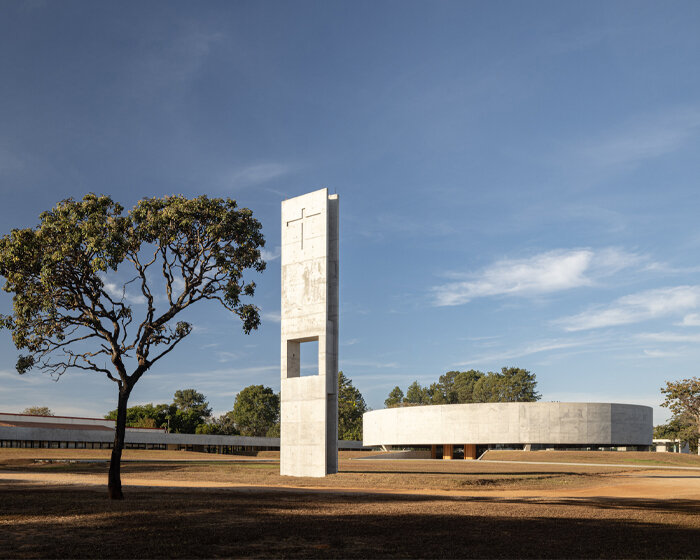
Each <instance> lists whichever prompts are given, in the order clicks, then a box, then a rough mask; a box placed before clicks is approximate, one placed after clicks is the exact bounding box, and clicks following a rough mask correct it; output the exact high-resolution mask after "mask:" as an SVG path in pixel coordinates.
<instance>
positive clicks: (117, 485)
mask: <svg viewBox="0 0 700 560" xmlns="http://www.w3.org/2000/svg"><path fill="white" fill-rule="evenodd" d="M130 393H131V390H130V389H129V388H127V387H126V386H122V387H121V388H120V389H119V402H118V404H117V426H116V429H115V430H114V446H113V447H112V458H111V459H110V461H109V479H108V483H107V488H108V490H109V498H110V499H111V500H123V499H124V494H122V478H121V462H122V449H124V434H125V432H126V405H127V402H128V401H129V394H130Z"/></svg>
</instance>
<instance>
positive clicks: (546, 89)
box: [0, 0, 700, 423]
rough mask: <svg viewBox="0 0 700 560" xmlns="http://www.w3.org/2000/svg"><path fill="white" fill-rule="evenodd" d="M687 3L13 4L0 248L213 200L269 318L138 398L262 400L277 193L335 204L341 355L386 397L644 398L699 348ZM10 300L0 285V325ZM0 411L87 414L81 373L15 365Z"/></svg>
mask: <svg viewBox="0 0 700 560" xmlns="http://www.w3.org/2000/svg"><path fill="white" fill-rule="evenodd" d="M698 29H700V3H698V2H695V1H690V2H643V1H634V2H585V3H581V2H578V3H576V2H559V1H556V2H535V1H531V2H521V1H514V2H506V1H500V2H467V1H460V2H448V1H442V2H409V1H405V0H402V1H397V2H390V1H384V2H369V1H359V2H355V1H353V2H350V1H347V2H326V1H319V2H302V1H294V2H291V1H281V2H252V1H251V2H230V1H226V2H214V1H212V2H206V3H202V2H189V3H188V2H157V1H153V2H146V3H144V2H111V3H108V2H88V1H80V2H76V1H69V0H66V1H62V2H42V1H27V2H14V1H11V0H6V1H5V2H3V4H2V8H1V9H0V52H2V53H3V54H2V56H0V100H1V101H2V102H1V103H0V123H1V124H0V195H2V204H1V205H0V225H1V228H0V230H1V233H2V234H5V233H8V232H9V231H10V230H11V229H12V228H18V227H26V226H28V225H35V224H36V223H37V220H38V215H39V213H40V212H41V211H43V210H46V209H49V208H51V207H52V206H53V205H54V204H55V203H56V202H57V201H59V200H61V199H64V198H67V197H76V198H79V197H81V196H82V195H83V194H85V193H86V192H96V193H105V194H110V195H111V196H112V197H114V198H115V199H116V200H118V201H119V202H121V203H122V204H123V205H125V206H126V207H130V206H132V205H133V204H134V203H135V202H136V201H137V200H139V199H140V198H142V197H151V196H163V195H167V194H173V193H181V194H184V195H187V196H196V195H200V194H204V193H206V194H208V195H210V196H230V197H232V198H235V199H236V200H238V201H239V203H240V204H241V205H242V206H247V207H249V208H251V209H252V210H253V211H254V213H255V215H256V216H257V217H258V218H259V219H260V220H261V221H262V223H263V228H264V232H265V235H266V238H267V247H266V251H267V252H266V254H267V257H268V269H267V271H266V272H265V273H263V274H262V275H260V276H259V277H258V278H256V281H257V282H258V285H259V289H258V293H257V295H256V297H255V302H256V303H257V304H258V305H259V306H260V307H261V309H262V313H263V325H262V327H261V328H260V330H259V331H257V332H255V333H254V334H252V335H250V336H244V335H243V334H241V332H240V326H239V324H238V323H237V322H236V321H235V320H234V319H233V318H231V317H229V316H228V315H227V314H226V312H225V311H224V310H223V309H218V308H216V307H215V306H213V305H211V306H203V307H202V308H200V309H199V310H195V311H193V312H192V314H191V315H190V320H191V321H192V322H193V323H194V325H195V331H194V333H193V334H192V335H191V337H190V338H189V339H188V340H187V341H186V342H183V344H182V345H181V347H180V348H178V350H176V351H175V352H173V354H172V355H171V356H169V357H168V358H167V359H164V360H163V361H162V362H160V363H159V365H158V367H157V368H156V369H155V370H154V371H151V372H149V373H148V374H147V375H146V376H144V378H143V379H142V380H141V381H140V382H139V384H138V385H137V386H136V389H135V390H134V392H133V393H132V397H131V402H132V404H136V403H146V402H170V400H171V399H172V395H173V393H174V392H175V390H176V389H180V388H186V387H194V388H196V389H198V390H199V391H201V392H203V393H204V394H205V395H206V396H207V397H208V398H209V401H210V402H211V404H212V405H213V407H214V410H215V411H216V412H217V413H220V412H224V411H226V410H230V409H231V407H232V405H233V400H234V398H235V395H236V393H237V392H238V391H239V390H240V389H242V388H243V387H245V386H247V385H249V384H252V383H262V384H265V385H268V386H271V387H273V388H275V389H276V390H278V389H279V379H278V378H279V289H280V286H279V276H280V270H279V256H278V255H279V238H280V230H279V212H280V203H281V201H282V200H284V199H285V198H288V197H292V196H297V195H299V194H302V193H304V192H308V191H311V190H315V189H317V188H322V187H328V188H329V189H330V191H331V192H337V193H338V194H339V195H340V211H341V287H340V299H341V325H340V366H341V369H342V370H343V371H344V372H345V373H346V374H347V375H348V376H349V377H350V378H351V379H352V380H353V382H354V384H355V385H356V386H357V387H358V388H359V389H360V390H361V391H362V393H363V394H364V395H365V398H366V400H367V401H368V404H369V405H370V406H371V407H373V408H381V407H382V406H383V401H384V398H385V397H386V395H387V393H388V392H389V390H390V389H391V388H393V387H394V386H395V385H400V386H401V387H403V388H404V389H405V388H406V386H407V385H408V384H409V383H410V382H412V381H413V380H416V379H417V380H418V381H419V382H421V383H423V384H426V383H430V382H431V381H434V380H436V379H437V377H438V376H439V375H441V374H442V373H444V372H445V371H448V370H451V369H469V368H477V369H481V370H484V371H489V370H491V371H493V370H498V369H500V368H501V367H503V366H511V365H512V366H519V367H524V368H527V369H529V370H531V371H532V372H534V373H535V374H536V375H537V379H538V382H539V390H540V391H541V393H542V398H543V400H561V401H564V400H567V401H569V400H573V401H577V400H582V401H589V400H590V401H615V402H631V403H639V404H647V405H650V406H654V407H655V409H654V415H655V416H654V419H655V422H656V423H659V422H662V421H664V420H665V419H666V418H667V416H668V413H667V411H666V410H665V409H662V408H659V407H658V405H659V404H660V403H661V402H662V398H661V394H660V392H659V388H660V387H661V386H662V385H663V383H664V380H667V379H680V378H684V377H689V376H694V375H698V366H697V364H698V363H699V361H700V344H699V343H700V280H699V272H700V257H699V256H698V255H699V251H698V250H699V249H700V225H699V222H698V219H697V217H698V215H700V192H699V190H700V189H699V185H698V177H699V176H700V157H698V155H699V154H700V33H698ZM10 309H11V300H10V297H9V296H8V295H7V294H2V295H1V296H0V313H8V312H9V311H10ZM16 354H17V352H16V351H15V349H14V348H13V346H12V344H11V341H10V337H9V334H8V333H7V332H6V331H1V332H0V410H2V411H7V412H12V411H19V410H22V409H23V408H25V407H27V406H32V405H43V406H49V407H50V408H51V409H53V410H54V411H55V412H57V413H60V414H81V415H82V414H85V415H102V414H104V413H106V412H107V411H108V410H111V409H113V408H115V406H116V387H115V385H114V384H113V383H112V382H110V381H108V380H107V379H106V378H104V377H101V376H100V375H99V374H94V375H91V374H83V373H69V374H66V375H64V376H63V377H62V378H61V379H60V380H59V381H58V382H56V383H54V382H53V381H52V380H51V379H50V378H49V377H47V376H46V375H43V374H41V373H39V372H33V373H30V374H28V375H26V376H22V377H19V376H18V375H17V374H16V373H15V372H14V363H15V360H16Z"/></svg>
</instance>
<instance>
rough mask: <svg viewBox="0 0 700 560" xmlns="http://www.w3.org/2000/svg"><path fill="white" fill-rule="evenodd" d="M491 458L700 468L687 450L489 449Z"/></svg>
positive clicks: (697, 459)
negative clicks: (666, 451)
mask: <svg viewBox="0 0 700 560" xmlns="http://www.w3.org/2000/svg"><path fill="white" fill-rule="evenodd" d="M483 459H485V460H488V461H531V462H553V463H568V462H572V463H599V464H600V463H615V464H629V465H651V466H654V465H657V466H674V467H697V468H699V469H700V455H689V454H683V453H646V452H636V451H620V452H611V451H488V452H487V453H486V454H485V455H484V457H483Z"/></svg>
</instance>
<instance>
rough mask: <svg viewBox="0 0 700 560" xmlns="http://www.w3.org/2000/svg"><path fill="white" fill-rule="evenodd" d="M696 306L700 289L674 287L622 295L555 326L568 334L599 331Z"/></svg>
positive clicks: (695, 307)
mask: <svg viewBox="0 0 700 560" xmlns="http://www.w3.org/2000/svg"><path fill="white" fill-rule="evenodd" d="M698 307H700V286H676V287H670V288H660V289H656V290H647V291H644V292H639V293H636V294H631V295H628V296H624V297H621V298H619V299H617V300H615V301H614V302H613V303H612V304H610V305H608V306H605V307H595V308H591V309H588V310H587V311H584V312H582V313H579V314H577V315H573V316H571V317H565V318H563V319H559V320H557V321H555V324H558V325H560V326H562V327H564V329H565V330H567V331H581V330H588V329H598V328H602V327H613V326H617V325H627V324H630V323H639V322H641V321H646V320H649V319H654V318H657V317H664V316H668V315H676V314H682V313H687V312H688V311H690V310H693V309H697V308H698Z"/></svg>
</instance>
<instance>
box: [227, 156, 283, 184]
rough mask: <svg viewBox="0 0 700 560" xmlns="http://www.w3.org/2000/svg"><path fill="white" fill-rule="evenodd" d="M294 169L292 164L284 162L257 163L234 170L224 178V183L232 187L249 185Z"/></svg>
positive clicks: (281, 175) (271, 178)
mask: <svg viewBox="0 0 700 560" xmlns="http://www.w3.org/2000/svg"><path fill="white" fill-rule="evenodd" d="M294 170H295V167H294V166H292V165H289V164H286V163H277V162H266V163H258V164H255V165H249V166H248V167H244V168H243V169H239V170H237V171H235V172H234V173H232V174H231V175H230V176H229V177H228V178H227V179H226V183H227V184H228V186H232V187H249V186H254V185H259V184H261V183H266V182H268V181H271V180H273V179H277V178H279V177H283V176H284V175H288V174H289V173H291V172H292V171H294Z"/></svg>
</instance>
